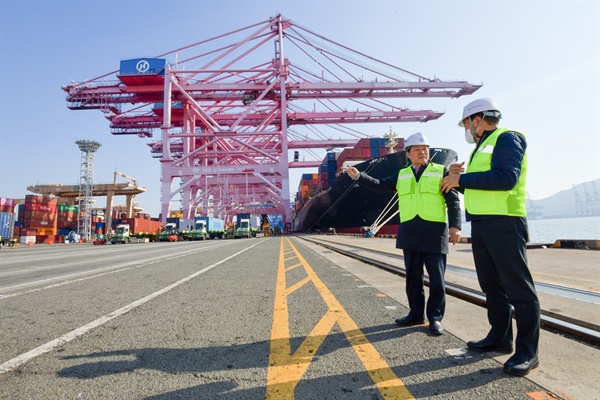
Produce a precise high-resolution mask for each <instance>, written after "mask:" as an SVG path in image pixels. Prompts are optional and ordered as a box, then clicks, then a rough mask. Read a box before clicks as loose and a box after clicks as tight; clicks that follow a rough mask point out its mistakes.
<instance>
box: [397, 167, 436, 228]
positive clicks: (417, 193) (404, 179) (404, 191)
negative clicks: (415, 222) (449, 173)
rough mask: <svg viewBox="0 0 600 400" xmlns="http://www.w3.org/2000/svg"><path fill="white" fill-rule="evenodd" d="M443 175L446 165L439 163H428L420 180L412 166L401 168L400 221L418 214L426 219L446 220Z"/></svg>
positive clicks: (399, 175)
mask: <svg viewBox="0 0 600 400" xmlns="http://www.w3.org/2000/svg"><path fill="white" fill-rule="evenodd" d="M443 177H444V166H443V165H439V164H428V165H427V166H426V168H425V171H424V172H423V175H421V178H420V179H419V182H417V180H416V179H415V174H414V173H413V171H412V167H411V166H409V167H406V168H404V169H402V170H400V172H399V173H398V181H397V182H396V191H397V192H398V208H399V210H400V222H406V221H410V220H411V219H413V218H414V217H415V216H417V215H418V216H419V217H421V218H423V219H424V220H426V221H432V222H446V202H445V200H444V196H443V195H442V191H441V189H440V185H441V182H442V178H443Z"/></svg>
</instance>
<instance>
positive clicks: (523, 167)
mask: <svg viewBox="0 0 600 400" xmlns="http://www.w3.org/2000/svg"><path fill="white" fill-rule="evenodd" d="M501 117H502V114H501V112H500V108H499V107H498V105H497V104H496V103H495V102H494V101H493V100H491V99H478V100H475V101H472V102H471V103H469V104H467V105H466V106H465V108H464V110H463V116H462V119H461V120H460V121H459V122H458V125H459V126H460V127H461V128H464V129H465V139H466V140H467V142H469V143H474V144H475V149H474V150H473V152H472V153H471V156H470V158H469V163H468V164H467V170H466V173H464V174H460V173H459V172H462V170H461V169H462V166H463V165H464V162H463V163H462V164H454V165H452V166H451V167H450V174H449V175H448V176H446V177H445V178H444V179H443V181H442V190H443V191H450V190H452V189H453V188H457V189H458V190H459V191H461V192H463V193H464V196H465V209H466V211H465V214H466V218H467V221H471V239H472V244H473V258H474V261H475V269H476V270H477V278H478V280H479V285H480V286H481V290H483V292H485V295H486V301H487V309H488V312H487V314H488V321H489V323H490V325H491V329H490V331H489V333H488V334H487V336H486V337H485V338H484V339H481V340H473V341H470V342H468V343H467V347H468V348H470V349H473V350H477V351H496V352H502V353H512V352H513V330H512V310H511V305H512V307H514V314H515V319H516V322H517V337H516V340H515V354H514V355H513V356H511V357H510V358H509V359H508V361H506V363H505V364H504V371H505V372H507V373H509V374H513V375H518V376H524V375H527V374H528V373H529V372H530V371H531V370H532V369H533V368H537V367H538V365H539V360H538V342H539V335H540V304H539V301H538V297H537V293H536V291H535V286H534V283H533V279H532V277H531V273H530V271H529V267H528V265H527V241H528V240H529V234H528V230H527V220H526V210H525V201H526V190H525V185H526V180H527V153H526V149H527V142H526V140H525V137H524V136H523V134H521V133H519V132H516V131H512V130H509V129H506V128H499V127H498V123H499V121H500V118H501Z"/></svg>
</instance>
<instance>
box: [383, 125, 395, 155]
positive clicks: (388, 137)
mask: <svg viewBox="0 0 600 400" xmlns="http://www.w3.org/2000/svg"><path fill="white" fill-rule="evenodd" d="M383 137H384V138H385V147H387V149H388V154H394V153H395V152H396V145H397V144H398V141H397V140H396V138H397V137H398V135H396V134H395V133H394V132H392V127H391V126H390V132H389V133H386V134H385V135H383Z"/></svg>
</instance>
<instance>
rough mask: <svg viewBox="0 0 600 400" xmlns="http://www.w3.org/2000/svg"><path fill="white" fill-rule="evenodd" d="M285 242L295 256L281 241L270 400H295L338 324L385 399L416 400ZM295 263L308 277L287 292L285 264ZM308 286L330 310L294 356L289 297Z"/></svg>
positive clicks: (304, 262)
mask: <svg viewBox="0 0 600 400" xmlns="http://www.w3.org/2000/svg"><path fill="white" fill-rule="evenodd" d="M285 241H286V242H287V246H289V247H288V248H291V249H292V252H293V253H294V254H295V256H294V257H289V254H290V251H284V246H285V245H286V242H284V238H281V247H280V252H279V265H278V268H277V283H276V290H275V304H274V309H273V326H272V329H271V353H270V355H269V367H268V369H267V395H266V398H267V400H275V399H294V389H295V388H296V385H297V384H298V382H299V381H300V379H302V376H303V375H304V373H305V372H306V370H307V369H308V366H309V365H310V363H311V362H312V360H313V358H314V355H315V354H316V352H317V350H318V349H319V347H321V345H322V344H323V341H324V340H325V338H326V337H327V335H329V333H330V332H331V329H332V328H333V326H334V325H335V324H336V323H337V324H338V326H339V327H340V328H341V329H342V331H343V332H344V335H345V336H346V339H347V340H348V342H349V343H350V345H351V346H352V349H353V350H354V352H355V353H356V355H357V356H358V358H359V360H360V361H361V363H362V364H363V366H364V367H365V369H366V371H367V373H368V374H369V376H370V377H371V379H372V380H373V383H374V384H375V386H376V387H377V388H378V389H379V392H380V393H381V395H382V396H383V398H384V399H403V400H408V399H414V397H413V396H412V394H411V393H410V392H409V391H408V389H407V388H406V387H405V386H404V383H403V382H402V380H400V378H398V377H397V376H396V375H395V374H394V372H393V371H392V369H391V368H390V367H389V365H388V364H387V363H386V361H385V360H384V359H383V357H381V355H380V354H379V353H378V352H377V350H376V349H375V347H374V346H373V345H372V344H371V343H370V342H369V340H368V339H367V337H366V336H365V335H364V334H363V333H362V332H361V330H360V329H359V327H358V326H357V325H356V323H355V322H354V321H353V320H352V318H351V317H350V315H349V314H348V313H347V312H346V310H344V308H343V307H342V305H341V304H340V303H339V301H338V300H337V299H336V298H335V297H334V296H333V294H332V293H331V292H330V291H329V289H328V288H327V287H326V286H325V284H324V283H323V282H322V281H321V280H320V279H319V277H318V276H317V275H316V273H315V272H314V271H313V269H312V268H311V267H310V265H309V264H308V263H307V262H306V260H305V259H304V258H303V257H302V255H301V254H300V253H299V252H298V251H297V249H296V248H295V247H294V245H293V244H292V242H291V240H290V239H288V238H285ZM293 259H294V260H295V259H297V260H298V261H299V264H296V265H294V267H296V266H298V265H301V266H302V267H303V268H304V270H305V271H306V274H307V277H306V278H305V279H303V280H301V281H300V282H297V283H296V284H294V285H292V286H291V287H289V288H288V287H287V282H286V272H287V271H289V269H290V268H287V269H286V267H285V262H286V261H289V260H293ZM308 283H312V284H313V285H314V287H315V288H316V289H317V290H318V291H319V293H320V295H321V297H322V299H323V301H324V302H325V304H326V305H327V307H328V310H327V311H326V312H325V315H323V317H322V318H321V319H320V320H319V322H317V324H316V325H315V326H314V328H313V329H312V331H311V332H310V333H309V334H308V336H307V337H306V338H305V339H304V341H303V342H302V344H301V345H300V346H299V347H298V349H297V350H296V352H295V353H293V354H292V353H291V345H290V332H289V314H288V311H289V310H288V302H287V296H288V295H289V294H291V293H292V292H293V291H295V290H296V289H298V288H300V287H302V286H303V285H305V284H308Z"/></svg>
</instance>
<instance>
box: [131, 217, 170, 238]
mask: <svg viewBox="0 0 600 400" xmlns="http://www.w3.org/2000/svg"><path fill="white" fill-rule="evenodd" d="M121 223H122V224H127V225H129V230H130V231H131V232H132V233H134V234H139V233H148V234H151V233H154V232H156V231H157V230H159V229H161V228H162V222H160V221H152V220H150V219H143V218H122V219H121Z"/></svg>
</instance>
